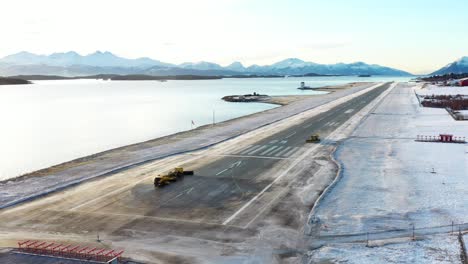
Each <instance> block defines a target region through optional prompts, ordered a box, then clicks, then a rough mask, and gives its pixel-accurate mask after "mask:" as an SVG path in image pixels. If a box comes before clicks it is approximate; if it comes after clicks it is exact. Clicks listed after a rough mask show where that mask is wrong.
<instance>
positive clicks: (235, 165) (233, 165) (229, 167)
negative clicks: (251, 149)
mask: <svg viewBox="0 0 468 264" xmlns="http://www.w3.org/2000/svg"><path fill="white" fill-rule="evenodd" d="M241 163H242V160H239V161H236V162H234V163H232V164H231V165H229V166H228V167H227V168H226V169H224V170H222V171H220V172H218V173H216V176H218V175H220V174H222V173H224V172H226V171H227V170H230V169H233V168H235V167H239V165H241Z"/></svg>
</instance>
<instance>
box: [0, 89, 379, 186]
mask: <svg viewBox="0 0 468 264" xmlns="http://www.w3.org/2000/svg"><path fill="white" fill-rule="evenodd" d="M366 84H372V83H367V82H362V83H361V82H359V83H355V82H353V83H348V84H342V85H334V86H323V87H320V88H317V89H316V90H317V91H326V92H329V93H334V92H337V91H342V90H346V89H350V88H353V87H356V86H359V85H366ZM324 95H326V94H314V95H283V96H269V97H268V98H267V99H264V100H261V101H258V102H256V103H265V104H273V105H278V106H279V108H281V107H284V106H286V105H289V104H292V103H295V102H299V101H302V100H306V99H308V98H318V97H321V96H324ZM270 110H272V109H269V110H265V111H260V112H256V113H252V114H249V115H245V116H240V117H236V118H233V119H229V120H225V121H222V122H219V123H216V124H215V126H217V127H219V126H224V125H226V124H229V123H232V122H236V121H241V120H242V119H248V118H250V117H252V116H255V115H260V114H262V113H264V112H268V111H270ZM211 128H213V125H211V124H209V125H202V126H199V127H196V128H194V129H192V130H186V131H180V132H177V133H174V134H170V135H166V136H162V137H158V138H153V139H149V140H146V141H142V142H137V143H133V144H129V145H125V146H120V147H116V148H111V149H108V150H104V151H101V152H97V153H93V154H90V155H87V156H83V157H79V158H76V159H72V160H69V161H64V162H62V163H59V164H56V165H52V166H49V167H46V168H42V169H38V170H35V171H31V172H27V173H24V174H21V175H18V176H14V177H12V178H9V179H6V180H0V184H4V183H7V182H14V181H20V180H22V179H25V178H29V177H40V176H44V175H48V174H53V173H55V172H57V171H60V170H63V169H67V168H72V167H75V166H79V165H84V164H86V163H87V162H88V161H90V160H93V159H99V157H101V156H105V155H108V154H112V153H117V152H120V151H133V150H135V149H138V148H140V147H145V146H147V145H155V146H157V145H159V144H161V145H163V144H169V143H172V142H175V141H177V140H180V139H181V138H189V137H193V136H196V135H198V134H199V133H201V132H203V131H204V130H206V129H211Z"/></svg>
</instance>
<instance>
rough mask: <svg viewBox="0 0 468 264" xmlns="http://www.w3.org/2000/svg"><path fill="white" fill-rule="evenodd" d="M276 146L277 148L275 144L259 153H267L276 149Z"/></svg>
mask: <svg viewBox="0 0 468 264" xmlns="http://www.w3.org/2000/svg"><path fill="white" fill-rule="evenodd" d="M275 148H277V146H273V147H271V148H269V149H267V150H265V151H263V152H262V153H260V154H259V155H266V154H267V153H269V152H270V151H272V150H274V149H275Z"/></svg>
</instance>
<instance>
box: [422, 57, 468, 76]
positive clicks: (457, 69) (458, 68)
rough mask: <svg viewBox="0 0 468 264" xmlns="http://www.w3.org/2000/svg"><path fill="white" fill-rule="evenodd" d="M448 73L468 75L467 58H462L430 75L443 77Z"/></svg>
mask: <svg viewBox="0 0 468 264" xmlns="http://www.w3.org/2000/svg"><path fill="white" fill-rule="evenodd" d="M449 73H455V74H461V73H468V57H462V58H460V59H459V60H457V61H454V62H452V63H450V64H448V65H447V66H445V67H442V68H441V69H439V70H437V71H435V72H433V73H432V74H431V75H444V74H449Z"/></svg>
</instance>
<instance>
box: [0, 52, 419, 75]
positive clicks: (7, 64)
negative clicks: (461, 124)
mask: <svg viewBox="0 0 468 264" xmlns="http://www.w3.org/2000/svg"><path fill="white" fill-rule="evenodd" d="M312 73H313V74H320V75H362V74H369V75H388V76H407V75H411V74H410V73H408V72H405V71H402V70H398V69H394V68H389V67H384V66H380V65H376V64H366V63H364V62H355V63H348V64H346V63H337V64H318V63H314V62H307V61H303V60H300V59H297V58H289V59H285V60H282V61H279V62H277V63H274V64H271V65H263V66H260V65H251V66H249V67H245V66H244V65H243V64H242V63H240V62H233V63H231V64H230V65H228V66H224V67H223V66H221V65H219V64H216V63H212V62H206V61H201V62H195V63H194V62H186V63H182V64H172V63H165V62H161V61H159V60H154V59H151V58H147V57H143V58H137V59H127V58H123V57H119V56H116V55H114V54H112V53H111V52H108V51H106V52H101V51H96V52H94V53H92V54H89V55H85V56H83V55H80V54H78V53H76V52H74V51H70V52H65V53H53V54H50V55H37V54H33V53H29V52H25V51H23V52H19V53H16V54H13V55H9V56H6V57H4V58H1V59H0V75H3V76H12V75H61V76H84V75H95V74H145V75H154V76H168V75H202V76H214V75H216V76H217V75H306V74H312Z"/></svg>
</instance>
